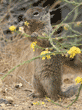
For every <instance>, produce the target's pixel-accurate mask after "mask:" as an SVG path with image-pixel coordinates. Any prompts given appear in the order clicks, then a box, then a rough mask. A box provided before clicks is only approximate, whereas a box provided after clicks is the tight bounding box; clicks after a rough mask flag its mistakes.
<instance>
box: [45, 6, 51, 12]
mask: <svg viewBox="0 0 82 110" xmlns="http://www.w3.org/2000/svg"><path fill="white" fill-rule="evenodd" d="M49 8H50V5H48V6H46V7H45V8H44V9H45V11H46V13H48V12H49Z"/></svg>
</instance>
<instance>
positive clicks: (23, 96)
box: [0, 38, 82, 110]
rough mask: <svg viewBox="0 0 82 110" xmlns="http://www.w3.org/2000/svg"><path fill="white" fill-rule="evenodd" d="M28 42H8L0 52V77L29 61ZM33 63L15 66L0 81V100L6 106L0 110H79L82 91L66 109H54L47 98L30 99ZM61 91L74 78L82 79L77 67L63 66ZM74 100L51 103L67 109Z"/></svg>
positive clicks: (17, 40)
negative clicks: (2, 100) (3, 100)
mask: <svg viewBox="0 0 82 110" xmlns="http://www.w3.org/2000/svg"><path fill="white" fill-rule="evenodd" d="M30 44H31V43H30V42H29V41H28V39H27V38H22V39H16V40H15V42H13V43H9V44H8V45H7V46H5V47H4V48H3V49H2V51H1V52H0V77H2V76H3V75H5V74H6V73H8V71H9V70H11V69H12V68H14V67H15V66H16V65H18V64H20V63H22V62H23V61H27V60H30V59H31V58H33V50H32V49H31V48H30ZM33 66H34V61H32V62H30V63H29V64H28V63H26V64H24V65H21V66H19V67H17V68H16V69H15V70H14V71H12V72H11V73H10V74H9V75H8V76H6V77H5V78H4V79H3V80H2V81H1V82H0V99H1V98H3V99H5V100H7V101H8V102H9V103H7V104H6V103H4V102H3V103H0V110H81V109H82V92H80V96H79V98H78V100H77V101H76V102H75V103H74V104H73V105H72V106H70V107H69V108H65V107H61V106H58V105H56V104H54V103H52V102H51V100H50V99H48V98H46V97H44V98H33V97H32V96H31V94H32V92H33V86H32V76H33V71H34V68H33ZM63 70H64V72H63V74H62V88H63V90H64V89H66V88H67V87H68V86H70V85H72V84H75V78H76V77H77V76H80V77H82V70H81V68H80V67H77V68H76V67H72V66H69V65H67V64H63ZM75 98H76V96H75V95H74V96H73V97H71V98H63V99H61V98H60V99H59V100H58V101H56V102H55V103H59V104H61V105H62V106H67V105H69V104H70V103H72V101H73V100H74V99H75Z"/></svg>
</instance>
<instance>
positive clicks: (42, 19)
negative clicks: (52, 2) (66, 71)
mask: <svg viewBox="0 0 82 110" xmlns="http://www.w3.org/2000/svg"><path fill="white" fill-rule="evenodd" d="M24 17H25V18H24V19H25V21H28V22H29V26H24V31H25V33H27V34H29V35H31V38H28V39H29V40H30V41H37V44H38V45H39V46H41V47H51V45H50V42H49V41H48V40H46V39H37V36H42V37H45V35H43V33H46V34H47V35H49V34H50V33H51V32H52V27H51V23H50V13H49V11H48V9H47V8H42V7H33V8H30V9H28V10H27V12H26V13H25V16H24ZM41 52H42V49H40V48H36V49H35V52H34V56H39V55H40V53H41ZM34 66H35V71H34V75H33V86H34V89H35V91H36V92H35V93H37V92H38V93H39V94H38V95H36V94H35V96H40V97H43V96H45V95H47V96H48V97H50V98H51V99H53V100H57V99H58V96H59V95H60V96H63V97H70V96H72V95H74V94H75V93H77V91H78V87H79V86H78V85H77V86H75V85H74V86H71V87H69V88H68V89H67V90H66V91H64V92H63V91H62V90H61V84H62V60H61V55H60V54H57V55H55V56H51V59H45V60H42V58H38V59H36V60H35V61H34Z"/></svg>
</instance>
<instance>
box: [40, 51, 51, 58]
mask: <svg viewBox="0 0 82 110" xmlns="http://www.w3.org/2000/svg"><path fill="white" fill-rule="evenodd" d="M47 53H50V51H48V50H46V51H42V52H41V54H40V55H45V54H47ZM45 57H47V59H51V57H50V55H46V56H45ZM45 57H42V60H45Z"/></svg>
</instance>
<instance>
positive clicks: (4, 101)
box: [0, 98, 8, 104]
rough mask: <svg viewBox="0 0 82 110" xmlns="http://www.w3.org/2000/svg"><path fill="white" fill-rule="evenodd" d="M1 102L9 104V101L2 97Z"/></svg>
mask: <svg viewBox="0 0 82 110" xmlns="http://www.w3.org/2000/svg"><path fill="white" fill-rule="evenodd" d="M1 103H5V104H7V103H8V101H7V100H6V99H3V98H1V99H0V104H1Z"/></svg>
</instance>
